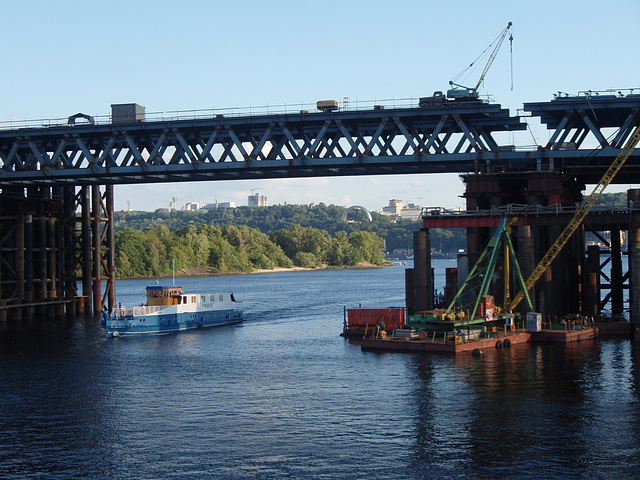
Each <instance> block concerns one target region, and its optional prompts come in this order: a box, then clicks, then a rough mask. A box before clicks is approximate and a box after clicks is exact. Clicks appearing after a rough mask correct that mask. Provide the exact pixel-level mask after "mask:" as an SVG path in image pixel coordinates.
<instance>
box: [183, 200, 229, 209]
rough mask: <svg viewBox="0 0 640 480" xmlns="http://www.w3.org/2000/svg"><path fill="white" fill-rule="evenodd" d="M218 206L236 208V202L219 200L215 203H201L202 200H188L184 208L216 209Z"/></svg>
mask: <svg viewBox="0 0 640 480" xmlns="http://www.w3.org/2000/svg"><path fill="white" fill-rule="evenodd" d="M218 208H236V202H219V201H217V200H216V201H215V202H214V203H200V202H188V203H185V204H184V207H182V209H183V210H188V211H193V210H216V209H218Z"/></svg>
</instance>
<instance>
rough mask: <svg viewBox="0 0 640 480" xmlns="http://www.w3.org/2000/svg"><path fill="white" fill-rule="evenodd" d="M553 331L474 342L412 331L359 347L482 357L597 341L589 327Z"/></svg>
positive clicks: (594, 330) (489, 337)
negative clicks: (524, 347) (516, 348)
mask: <svg viewBox="0 0 640 480" xmlns="http://www.w3.org/2000/svg"><path fill="white" fill-rule="evenodd" d="M557 327H558V326H556V325H553V326H552V327H551V328H549V329H542V330H540V331H538V332H528V331H526V330H524V331H523V330H520V331H504V330H503V331H499V332H498V331H496V332H493V331H490V332H486V333H485V334H483V335H482V336H479V337H477V338H468V337H466V336H465V335H460V334H453V333H450V334H447V333H444V334H441V335H432V336H430V337H429V336H424V335H423V336H420V334H417V333H415V330H412V329H398V330H396V331H395V332H393V333H392V334H391V335H390V336H384V337H383V336H380V337H378V338H363V339H362V340H361V343H360V346H361V348H362V350H381V351H395V352H432V353H449V354H458V353H468V352H470V353H472V354H482V353H483V351H485V350H488V349H493V348H498V349H500V348H509V347H510V346H511V345H517V344H522V343H546V344H548V343H554V344H566V343H572V342H579V341H584V340H593V339H595V338H597V337H598V329H597V328H595V327H593V326H588V327H583V326H576V329H575V330H558V329H556V328H557ZM567 327H569V326H567ZM578 327H579V329H578Z"/></svg>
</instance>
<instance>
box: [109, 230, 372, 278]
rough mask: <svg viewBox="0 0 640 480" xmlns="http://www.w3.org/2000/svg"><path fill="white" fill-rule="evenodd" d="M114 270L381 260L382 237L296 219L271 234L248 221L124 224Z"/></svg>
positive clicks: (122, 273) (150, 272)
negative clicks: (139, 227)
mask: <svg viewBox="0 0 640 480" xmlns="http://www.w3.org/2000/svg"><path fill="white" fill-rule="evenodd" d="M115 244H116V276H117V277H118V278H130V277H137V276H163V275H168V274H171V272H172V269H173V264H174V262H175V269H176V271H182V272H183V273H185V272H186V274H188V273H189V272H191V273H196V272H197V271H198V270H199V271H200V272H206V274H208V275H211V274H222V273H249V272H252V271H255V270H274V269H276V268H287V269H289V268H293V267H294V266H297V267H301V268H318V267H342V266H355V265H359V264H371V265H383V264H385V257H384V253H383V251H382V250H383V247H384V240H383V239H382V238H380V237H379V236H378V235H377V234H375V233H373V232H352V233H350V234H347V233H346V232H343V231H339V232H336V233H335V234H334V235H330V234H329V233H328V232H327V231H324V230H319V229H316V228H313V227H301V226H299V225H294V226H293V228H291V229H281V230H277V231H275V232H271V233H270V234H269V235H267V234H265V233H262V232H261V231H260V230H258V229H257V228H251V227H248V226H246V225H241V226H236V225H225V226H222V227H220V226H216V225H201V226H199V227H195V226H193V225H189V226H187V227H184V228H181V229H179V230H176V231H174V232H170V231H169V229H168V227H166V226H160V227H157V228H147V229H146V230H144V231H141V230H134V229H132V228H125V229H124V230H121V231H119V232H117V233H116V242H115Z"/></svg>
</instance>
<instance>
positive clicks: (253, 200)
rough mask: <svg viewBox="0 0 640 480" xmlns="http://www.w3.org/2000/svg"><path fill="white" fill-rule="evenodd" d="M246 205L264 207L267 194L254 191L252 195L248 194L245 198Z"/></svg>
mask: <svg viewBox="0 0 640 480" xmlns="http://www.w3.org/2000/svg"><path fill="white" fill-rule="evenodd" d="M247 205H248V206H250V207H266V206H268V205H267V196H266V195H260V194H259V193H256V194H254V195H249V197H248V198H247Z"/></svg>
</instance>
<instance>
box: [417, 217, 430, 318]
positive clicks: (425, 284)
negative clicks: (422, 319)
mask: <svg viewBox="0 0 640 480" xmlns="http://www.w3.org/2000/svg"><path fill="white" fill-rule="evenodd" d="M413 275H414V280H413V286H414V295H413V299H414V306H415V311H416V312H423V311H425V310H431V309H432V308H433V276H432V274H431V235H430V233H429V230H428V229H426V228H422V229H420V230H418V231H417V232H413Z"/></svg>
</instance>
